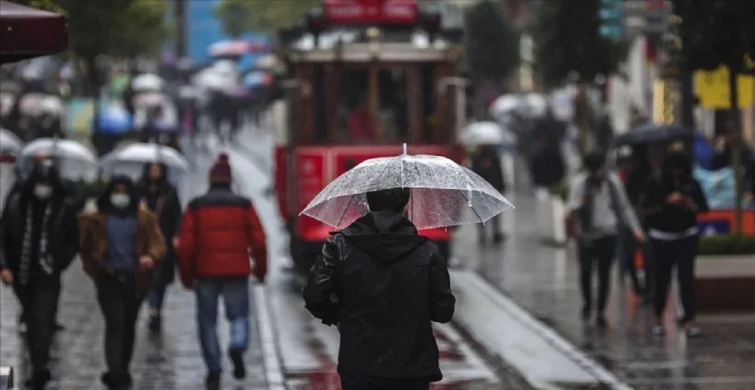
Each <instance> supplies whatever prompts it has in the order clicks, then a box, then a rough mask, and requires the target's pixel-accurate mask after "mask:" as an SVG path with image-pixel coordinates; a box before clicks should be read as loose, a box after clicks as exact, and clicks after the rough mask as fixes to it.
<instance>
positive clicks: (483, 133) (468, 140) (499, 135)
mask: <svg viewBox="0 0 755 390" xmlns="http://www.w3.org/2000/svg"><path fill="white" fill-rule="evenodd" d="M516 141H517V137H516V135H515V134H514V133H513V132H511V130H509V129H507V128H505V127H503V126H501V125H499V124H498V123H495V122H474V123H472V124H470V125H469V126H467V127H465V128H464V131H463V132H462V142H463V143H464V144H466V145H513V144H516Z"/></svg>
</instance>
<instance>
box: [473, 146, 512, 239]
mask: <svg viewBox="0 0 755 390" xmlns="http://www.w3.org/2000/svg"><path fill="white" fill-rule="evenodd" d="M472 171H474V172H475V173H476V174H478V175H480V176H481V177H482V178H483V179H485V180H487V182H488V183H490V185H492V186H493V188H495V189H496V190H498V191H500V192H501V193H503V192H504V191H506V181H505V180H504V177H503V167H502V166H501V158H500V157H499V156H498V152H497V151H496V150H495V148H494V147H493V146H483V147H482V148H481V149H480V151H479V153H478V154H477V155H476V156H475V157H474V159H473V161H472ZM488 225H490V226H491V229H492V230H493V242H494V243H496V244H498V243H500V242H502V241H503V239H504V236H503V232H502V231H501V215H500V214H499V215H496V216H495V217H493V218H491V219H490V221H489V223H488V224H479V225H478V232H479V234H478V239H479V242H480V244H484V243H485V242H486V241H487V234H486V229H487V226H488Z"/></svg>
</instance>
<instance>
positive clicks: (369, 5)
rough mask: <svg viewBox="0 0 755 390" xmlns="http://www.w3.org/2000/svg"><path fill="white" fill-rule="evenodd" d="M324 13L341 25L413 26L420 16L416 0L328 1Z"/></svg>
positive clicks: (327, 17)
mask: <svg viewBox="0 0 755 390" xmlns="http://www.w3.org/2000/svg"><path fill="white" fill-rule="evenodd" d="M323 11H324V14H325V18H326V19H327V20H328V22H331V23H341V24H411V23H414V22H415V21H416V20H417V16H418V15H419V7H418V5H417V2H416V1H415V0H326V1H325V5H324V7H323Z"/></svg>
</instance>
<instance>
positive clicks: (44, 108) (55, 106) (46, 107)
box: [39, 95, 66, 116]
mask: <svg viewBox="0 0 755 390" xmlns="http://www.w3.org/2000/svg"><path fill="white" fill-rule="evenodd" d="M39 109H40V111H41V112H42V113H45V114H52V115H56V116H62V115H63V113H64V112H65V110H66V109H65V107H64V106H63V101H62V100H61V99H60V98H59V97H57V96H52V95H49V96H47V97H45V98H44V99H42V102H41V106H40V108H39Z"/></svg>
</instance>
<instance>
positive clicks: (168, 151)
mask: <svg viewBox="0 0 755 390" xmlns="http://www.w3.org/2000/svg"><path fill="white" fill-rule="evenodd" d="M152 162H159V163H162V164H165V166H167V167H168V169H170V170H171V171H173V172H174V173H176V174H178V173H184V172H188V171H189V162H188V161H186V159H185V158H184V157H183V156H182V155H181V153H179V152H178V151H176V150H175V149H173V148H171V147H169V146H163V145H158V144H147V143H142V142H136V143H133V144H129V145H125V146H123V147H121V148H118V149H116V150H114V151H112V152H110V153H108V154H107V155H105V156H104V157H102V159H101V160H100V168H102V170H103V171H104V172H105V173H106V174H112V173H114V172H117V169H118V165H124V164H125V165H129V164H130V165H133V164H138V165H140V166H143V165H144V164H147V163H152Z"/></svg>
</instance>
